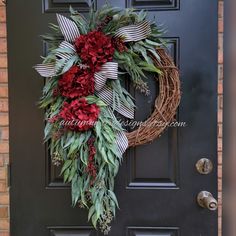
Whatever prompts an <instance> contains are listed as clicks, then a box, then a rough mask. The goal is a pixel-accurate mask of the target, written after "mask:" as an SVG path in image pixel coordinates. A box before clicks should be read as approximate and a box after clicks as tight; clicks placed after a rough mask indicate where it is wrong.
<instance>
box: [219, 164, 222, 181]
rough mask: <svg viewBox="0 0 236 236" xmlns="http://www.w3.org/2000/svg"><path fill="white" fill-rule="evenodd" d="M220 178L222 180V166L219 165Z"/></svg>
mask: <svg viewBox="0 0 236 236" xmlns="http://www.w3.org/2000/svg"><path fill="white" fill-rule="evenodd" d="M218 178H220V179H222V165H218Z"/></svg>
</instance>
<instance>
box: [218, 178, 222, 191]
mask: <svg viewBox="0 0 236 236" xmlns="http://www.w3.org/2000/svg"><path fill="white" fill-rule="evenodd" d="M218 191H222V179H220V178H218Z"/></svg>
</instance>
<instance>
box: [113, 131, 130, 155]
mask: <svg viewBox="0 0 236 236" xmlns="http://www.w3.org/2000/svg"><path fill="white" fill-rule="evenodd" d="M116 144H117V149H118V152H119V153H120V154H121V156H122V155H123V154H124V153H125V151H126V149H127V148H128V147H129V141H128V138H127V137H126V135H125V132H123V131H120V132H117V140H116Z"/></svg>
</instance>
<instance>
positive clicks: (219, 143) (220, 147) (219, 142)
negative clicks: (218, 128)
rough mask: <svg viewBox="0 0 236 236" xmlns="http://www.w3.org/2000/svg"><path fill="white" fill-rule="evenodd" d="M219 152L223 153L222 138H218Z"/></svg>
mask: <svg viewBox="0 0 236 236" xmlns="http://www.w3.org/2000/svg"><path fill="white" fill-rule="evenodd" d="M218 151H219V152H220V151H222V138H218Z"/></svg>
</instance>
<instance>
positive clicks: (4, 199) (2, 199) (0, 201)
mask: <svg viewBox="0 0 236 236" xmlns="http://www.w3.org/2000/svg"><path fill="white" fill-rule="evenodd" d="M0 205H9V194H8V193H2V194H0Z"/></svg>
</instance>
